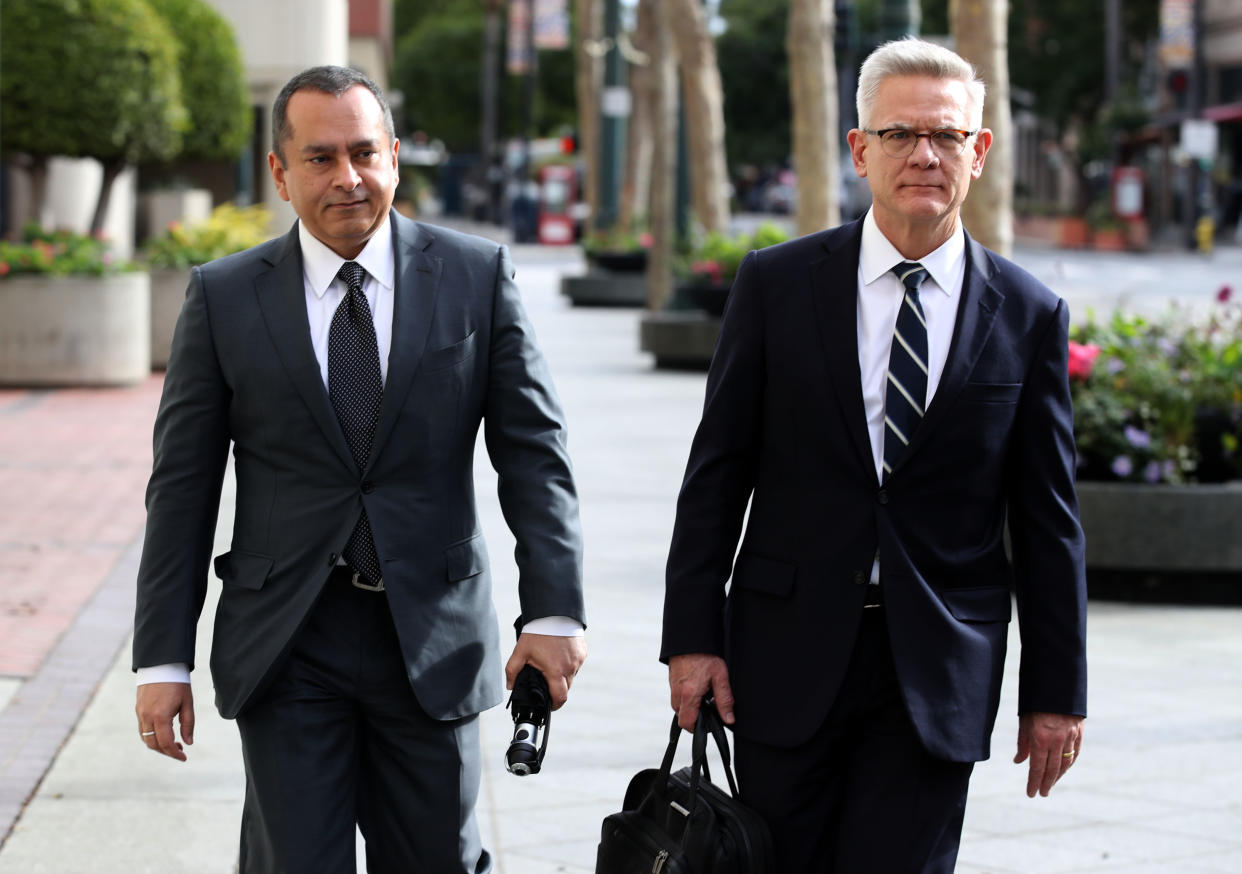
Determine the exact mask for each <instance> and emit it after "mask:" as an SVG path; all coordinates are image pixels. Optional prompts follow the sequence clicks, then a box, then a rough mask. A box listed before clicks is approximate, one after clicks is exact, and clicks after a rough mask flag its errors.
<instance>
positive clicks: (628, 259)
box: [586, 249, 647, 273]
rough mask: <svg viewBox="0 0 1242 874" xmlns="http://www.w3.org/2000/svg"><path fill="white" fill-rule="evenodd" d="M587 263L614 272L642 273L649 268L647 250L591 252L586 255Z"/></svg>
mask: <svg viewBox="0 0 1242 874" xmlns="http://www.w3.org/2000/svg"><path fill="white" fill-rule="evenodd" d="M586 259H587V264H589V265H591V266H592V267H598V268H599V269H601V270H609V271H612V272H613V273H642V272H643V271H645V270H646V269H647V251H646V250H645V249H640V250H637V251H625V252H608V251H601V252H590V253H588V254H587V256H586Z"/></svg>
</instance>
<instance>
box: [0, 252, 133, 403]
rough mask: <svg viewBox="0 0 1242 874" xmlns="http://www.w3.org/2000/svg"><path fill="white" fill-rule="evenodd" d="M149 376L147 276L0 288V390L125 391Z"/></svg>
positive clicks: (28, 281)
mask: <svg viewBox="0 0 1242 874" xmlns="http://www.w3.org/2000/svg"><path fill="white" fill-rule="evenodd" d="M150 372H151V277H150V275H149V274H146V273H122V274H119V275H117V276H18V277H13V278H11V279H5V280H2V281H0V384H3V385H19V386H54V385H131V384H134V383H138V382H141V381H142V380H144V379H146V377H147V374H149V373H150Z"/></svg>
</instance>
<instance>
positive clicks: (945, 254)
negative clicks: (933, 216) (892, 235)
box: [858, 209, 966, 297]
mask: <svg viewBox="0 0 1242 874" xmlns="http://www.w3.org/2000/svg"><path fill="white" fill-rule="evenodd" d="M905 260H906V259H905V257H904V256H903V255H902V254H901V253H900V252H898V251H897V247H896V246H894V245H893V244H892V243H891V242H889V239H888V237H886V236H884V232H883V231H881V230H880V226H879V225H877V224H876V223H875V211H874V210H871V209H868V210H867V216H866V218H864V219H863V231H862V247H861V248H860V249H859V252H858V268H859V272H860V274H861V276H862V280H863V284H864V285H870V284H871V283H873V282H875V281H876V280H877V279H879V278H880V277H881V276H883V275H884V274H885V273H888V272H889V271H890V270H892V269H893V268H894V267H896V266H897V265H898V264H900V263H901V262H902V261H905ZM965 260H966V233H965V231H963V230H962V223H961V222H960V221H959V222H958V223H957V229H956V230H954V231H953V234H952V235H951V236H950V237H949V239H947V240H945V241H944V243H942V244H941V245H940V247H939V248H938V249H936V250H935V251H933V252H929V253H928V254H927V255H925V256H923V257H922V258H920V259H919V263H921V264H922V265H923V266H924V267H925V268H926V269H927V272H928V274H929V275H930V276H931V278H932V279H933V280H934V281H935V283H936V286H937V287H938V288H939V289H940V290H941V291H942V292H944V293H945V294H947V295H949V297H952V296H953V295H954V294H955V293H956V291H957V286H958V285H959V284H960V282H959V281H957V280H956V279H955V277H960V276H961V275H962V271H963V266H964V263H965Z"/></svg>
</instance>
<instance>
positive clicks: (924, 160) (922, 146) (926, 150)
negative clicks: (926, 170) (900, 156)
mask: <svg viewBox="0 0 1242 874" xmlns="http://www.w3.org/2000/svg"><path fill="white" fill-rule="evenodd" d="M910 161H911V162H913V163H915V164H917V165H918V166H920V167H934V166H936V165H937V164H939V163H940V155H939V154H938V153H937V152H936V150H935V148H933V146H932V138H931V134H916V135H915V139H914V149H913V151H911V152H910Z"/></svg>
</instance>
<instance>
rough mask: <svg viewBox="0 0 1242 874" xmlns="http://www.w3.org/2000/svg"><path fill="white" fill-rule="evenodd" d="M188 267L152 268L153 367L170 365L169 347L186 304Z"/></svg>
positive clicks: (188, 282) (188, 279)
mask: <svg viewBox="0 0 1242 874" xmlns="http://www.w3.org/2000/svg"><path fill="white" fill-rule="evenodd" d="M189 284H190V271H189V270H177V269H171V270H152V271H151V369H152V370H163V369H164V368H165V367H167V366H168V350H169V348H170V347H171V346H172V335H173V328H175V327H176V326H177V316H179V315H180V314H181V305H182V304H183V303H185V290H186V286H188V285H189Z"/></svg>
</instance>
